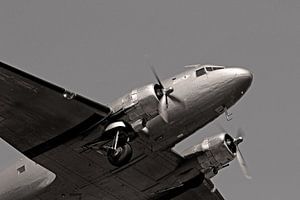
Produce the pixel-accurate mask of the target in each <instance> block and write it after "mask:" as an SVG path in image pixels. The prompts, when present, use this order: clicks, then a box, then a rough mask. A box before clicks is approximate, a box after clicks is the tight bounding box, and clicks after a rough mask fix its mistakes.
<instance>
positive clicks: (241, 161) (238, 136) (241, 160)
mask: <svg viewBox="0 0 300 200" xmlns="http://www.w3.org/2000/svg"><path fill="white" fill-rule="evenodd" d="M218 127H219V128H220V129H221V130H222V131H223V132H225V133H228V132H227V131H226V130H225V129H224V128H223V127H222V126H221V125H220V124H218ZM244 137H245V132H244V131H243V130H242V129H241V128H239V129H238V131H237V134H236V137H235V138H234V141H233V143H234V144H235V146H236V158H237V160H238V162H239V164H240V167H241V170H242V172H243V174H244V176H245V177H246V178H247V179H252V177H251V176H250V175H249V170H248V166H247V163H246V160H245V158H244V157H243V154H242V152H241V150H240V148H239V144H240V143H242V142H243V141H244Z"/></svg>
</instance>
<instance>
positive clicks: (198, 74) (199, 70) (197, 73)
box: [196, 68, 206, 77]
mask: <svg viewBox="0 0 300 200" xmlns="http://www.w3.org/2000/svg"><path fill="white" fill-rule="evenodd" d="M204 74H206V72H205V69H204V68H201V69H198V70H197V71H196V76H197V77H199V76H202V75H204Z"/></svg>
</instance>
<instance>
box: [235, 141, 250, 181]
mask: <svg viewBox="0 0 300 200" xmlns="http://www.w3.org/2000/svg"><path fill="white" fill-rule="evenodd" d="M236 147H237V152H236V157H237V160H238V162H239V164H240V167H241V169H242V172H243V174H244V176H245V177H246V178H247V179H252V177H251V176H250V175H249V170H248V167H247V164H246V161H245V159H244V157H243V155H242V153H241V151H240V148H239V147H238V146H236Z"/></svg>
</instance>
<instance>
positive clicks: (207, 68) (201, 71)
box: [196, 66, 225, 77]
mask: <svg viewBox="0 0 300 200" xmlns="http://www.w3.org/2000/svg"><path fill="white" fill-rule="evenodd" d="M219 69H225V67H222V66H205V67H201V68H200V69H197V70H196V77H199V76H202V75H204V74H206V73H207V72H211V71H215V70H219Z"/></svg>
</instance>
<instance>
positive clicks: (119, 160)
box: [107, 143, 132, 167]
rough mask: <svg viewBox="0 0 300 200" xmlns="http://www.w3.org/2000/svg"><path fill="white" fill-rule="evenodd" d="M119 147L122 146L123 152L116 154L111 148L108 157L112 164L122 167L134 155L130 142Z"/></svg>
mask: <svg viewBox="0 0 300 200" xmlns="http://www.w3.org/2000/svg"><path fill="white" fill-rule="evenodd" d="M118 148H121V149H120V150H121V152H119V153H118V154H117V155H115V151H114V150H113V149H109V150H108V151H107V159H108V161H109V162H110V163H111V164H112V165H114V166H117V167H121V166H123V165H125V164H127V163H128V162H129V161H130V159H131V157H132V147H131V146H130V144H128V143H125V144H124V145H122V146H119V147H118Z"/></svg>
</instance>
